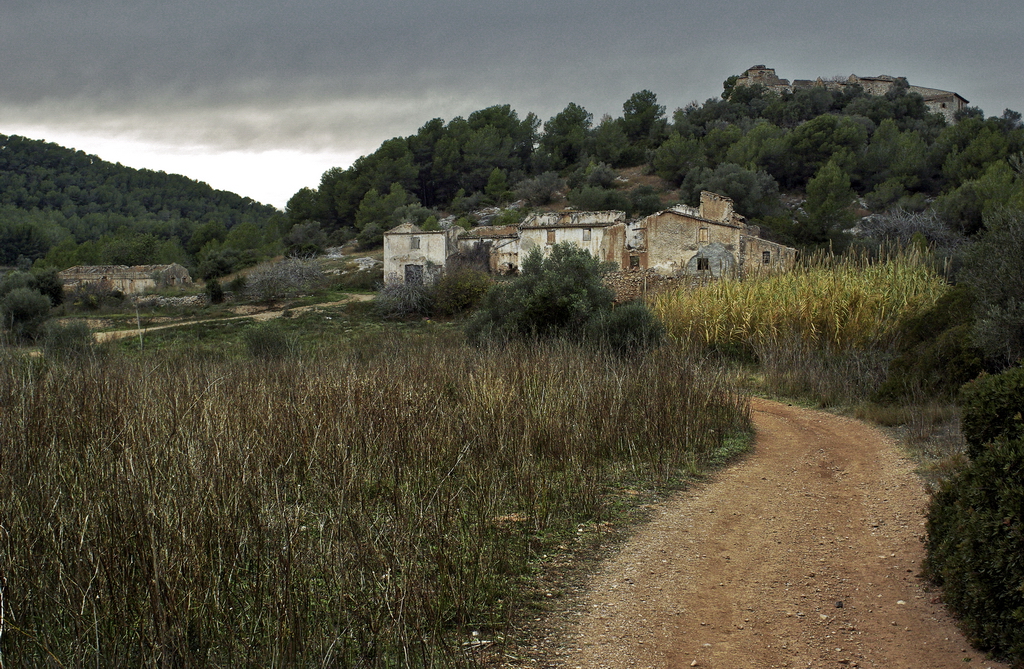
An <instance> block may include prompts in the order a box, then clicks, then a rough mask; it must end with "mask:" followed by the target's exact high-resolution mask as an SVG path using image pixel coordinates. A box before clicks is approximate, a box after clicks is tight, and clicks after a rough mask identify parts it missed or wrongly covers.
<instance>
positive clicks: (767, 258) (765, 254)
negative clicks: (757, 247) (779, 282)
mask: <svg viewBox="0 0 1024 669" xmlns="http://www.w3.org/2000/svg"><path fill="white" fill-rule="evenodd" d="M761 260H763V261H764V264H765V265H767V264H769V263H771V261H772V252H771V251H762V252H761Z"/></svg>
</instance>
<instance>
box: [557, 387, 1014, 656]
mask: <svg viewBox="0 0 1024 669" xmlns="http://www.w3.org/2000/svg"><path fill="white" fill-rule="evenodd" d="M753 406H754V422H755V425H756V428H757V431H758V438H757V441H756V444H755V448H754V451H753V453H752V454H750V455H749V456H748V457H747V458H746V459H745V460H744V461H742V462H741V463H739V464H738V465H736V466H734V467H732V468H730V469H728V470H727V471H724V472H722V473H721V474H720V475H718V476H716V477H715V478H714V480H713V481H711V482H709V483H706V484H702V485H701V486H699V487H697V488H694V489H693V490H691V491H689V492H687V493H684V494H682V495H679V496H678V497H676V498H674V499H673V500H672V501H670V502H668V503H666V504H664V505H663V506H662V508H661V509H660V510H659V512H658V514H657V516H656V518H655V519H654V520H653V521H652V522H651V523H650V524H648V525H647V526H645V527H644V528H643V529H642V530H641V531H640V533H639V534H638V535H637V536H636V537H634V538H633V539H632V540H631V541H629V543H628V544H627V545H626V546H625V547H624V548H623V550H622V551H621V552H620V553H619V554H618V556H617V557H616V558H614V559H613V560H611V561H610V562H609V563H608V564H607V565H606V566H605V567H604V568H603V569H602V570H601V571H600V572H599V573H598V574H597V575H596V576H595V578H594V579H593V580H592V582H591V585H590V587H589V588H588V589H587V592H586V593H585V594H584V595H583V596H582V597H581V598H580V601H579V605H578V607H577V609H576V611H575V616H574V617H575V619H576V621H577V622H575V623H574V624H572V625H571V627H570V630H569V632H568V634H567V636H566V638H565V639H564V640H563V641H562V642H561V643H560V644H558V645H559V646H560V647H561V650H560V651H559V652H558V657H553V658H551V659H550V660H548V661H547V665H546V666H552V667H583V668H585V669H597V668H599V667H614V668H625V667H657V668H659V669H660V668H675V667H715V668H717V669H726V668H728V669H740V668H751V669H753V668H756V669H761V668H767V667H879V668H884V669H940V668H945V667H950V668H952V667H965V666H967V667H992V668H993V669H996V668H1001V667H1006V665H1002V664H999V663H995V662H991V661H987V660H985V659H984V657H983V656H982V655H981V654H979V653H976V652H974V651H973V650H971V649H970V647H969V646H968V644H967V643H966V641H965V640H964V638H963V637H962V635H961V634H960V633H959V632H958V631H957V629H956V627H955V626H954V624H953V623H952V621H951V620H950V618H949V617H948V616H947V615H946V613H945V612H944V610H943V608H942V606H941V605H940V604H939V603H938V601H937V599H936V597H937V593H935V592H933V591H930V590H929V589H927V588H926V587H925V584H924V583H922V581H921V580H920V579H919V578H918V576H917V575H918V573H919V569H920V562H921V558H922V555H923V547H922V544H921V541H920V539H921V537H922V535H923V532H924V516H923V513H924V508H925V504H926V502H927V496H926V494H925V491H924V489H923V488H922V486H921V484H920V483H919V481H918V479H917V478H916V476H915V474H914V472H913V465H912V464H911V463H910V462H908V461H907V460H906V459H904V458H903V457H901V455H900V454H899V452H898V450H897V449H896V448H895V446H894V444H893V443H891V442H890V441H889V440H888V439H887V438H886V437H885V435H883V434H882V433H880V432H879V431H877V430H875V429H872V428H870V427H868V426H866V425H864V424H862V423H859V422H857V421H854V420H851V419H847V418H842V417H837V416H832V415H829V414H826V413H822V412H817V411H810V410H805V409H799V408H795V407H790V406H787V405H784V404H778V403H774V402H768V401H764V400H754V405H753ZM570 616H571V617H573V616H572V614H570Z"/></svg>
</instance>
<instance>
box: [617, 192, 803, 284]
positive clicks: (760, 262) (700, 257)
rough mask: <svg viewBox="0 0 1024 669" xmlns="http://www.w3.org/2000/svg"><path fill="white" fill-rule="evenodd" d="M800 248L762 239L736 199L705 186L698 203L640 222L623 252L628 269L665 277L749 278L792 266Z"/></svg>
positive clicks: (657, 214)
mask: <svg viewBox="0 0 1024 669" xmlns="http://www.w3.org/2000/svg"><path fill="white" fill-rule="evenodd" d="M795 261H796V250H795V249H792V248H790V247H788V246H783V245H782V244H778V243H775V242H772V241H769V240H767V239H762V238H761V230H760V228H758V227H757V226H752V225H747V222H746V219H745V218H744V217H743V216H740V215H739V214H737V213H736V212H735V211H734V210H733V201H732V200H731V199H729V198H727V197H724V196H722V195H718V194H716V193H710V192H708V191H704V192H702V193H701V194H700V206H699V207H687V206H682V205H680V206H676V207H673V208H671V209H666V210H664V211H660V212H658V213H656V214H652V215H650V216H647V217H646V218H642V219H640V220H639V221H637V222H636V223H635V224H634V225H633V226H632V227H631V228H630V231H629V235H628V239H627V243H626V247H625V249H624V251H623V256H622V260H621V266H622V268H623V269H629V268H639V269H653V270H655V271H656V272H657V273H658V274H660V275H662V276H672V275H675V276H679V275H683V276H698V277H713V278H721V277H730V276H731V277H744V276H751V275H752V274H760V273H764V272H775V271H784V270H787V269H790V268H791V267H792V266H793V263H794V262H795Z"/></svg>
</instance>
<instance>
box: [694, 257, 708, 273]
mask: <svg viewBox="0 0 1024 669" xmlns="http://www.w3.org/2000/svg"><path fill="white" fill-rule="evenodd" d="M697 271H698V272H710V271H711V258H697Z"/></svg>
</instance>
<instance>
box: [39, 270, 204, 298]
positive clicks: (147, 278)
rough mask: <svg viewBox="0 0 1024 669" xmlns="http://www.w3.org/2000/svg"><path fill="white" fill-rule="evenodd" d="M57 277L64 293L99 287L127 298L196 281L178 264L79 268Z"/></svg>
mask: <svg viewBox="0 0 1024 669" xmlns="http://www.w3.org/2000/svg"><path fill="white" fill-rule="evenodd" d="M57 276H59V277H60V280H61V281H62V282H63V283H64V290H74V289H75V288H78V287H79V286H85V285H90V284H96V285H99V286H101V287H102V288H104V289H106V290H118V291H121V292H122V293H125V294H138V293H144V292H146V291H147V290H153V289H156V288H167V287H173V286H189V285H191V284H192V277H191V275H189V273H188V270H187V269H185V268H184V267H182V266H181V265H179V264H178V263H171V264H170V265H134V266H131V267H129V266H128V265H76V266H74V267H70V268H68V269H66V270H64V271H63V272H58V273H57Z"/></svg>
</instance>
